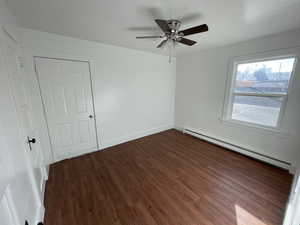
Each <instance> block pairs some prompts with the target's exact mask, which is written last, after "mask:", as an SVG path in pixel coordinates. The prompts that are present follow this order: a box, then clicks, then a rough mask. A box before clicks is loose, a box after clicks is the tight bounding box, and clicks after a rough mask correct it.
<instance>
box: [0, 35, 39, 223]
mask: <svg viewBox="0 0 300 225" xmlns="http://www.w3.org/2000/svg"><path fill="white" fill-rule="evenodd" d="M0 33H1V35H0V36H1V38H0V45H1V48H0V55H1V60H0V61H1V62H0V63H1V69H0V73H1V74H0V79H1V82H0V90H1V91H0V92H1V96H0V100H1V101H0V103H1V107H0V117H1V118H0V139H1V140H0V142H1V145H0V187H1V188H3V186H2V185H3V184H6V186H5V187H6V189H7V190H9V192H10V193H11V194H10V195H9V196H11V200H10V201H9V202H10V203H11V207H10V208H14V211H15V212H16V213H15V214H14V219H15V220H16V221H18V222H17V223H14V224H20V225H21V224H24V220H25V219H27V220H29V221H30V222H31V224H34V223H35V222H36V221H34V220H35V218H36V211H37V209H39V208H40V207H41V205H42V201H41V192H39V190H38V183H37V181H38V180H37V177H38V175H39V174H41V172H40V171H41V170H40V167H39V166H38V165H39V160H38V156H39V153H38V152H37V149H35V148H34V146H33V149H32V151H30V149H29V145H28V144H27V136H31V135H34V131H33V130H34V128H32V127H31V125H32V124H33V123H32V115H31V114H30V109H31V108H30V104H29V102H30V99H29V95H28V93H29V92H28V88H27V86H26V84H27V82H25V80H26V77H25V74H22V73H21V71H20V64H19V56H20V47H19V45H18V42H17V41H16V40H15V39H14V38H13V36H11V35H10V34H9V33H8V32H2V30H1V31H0ZM34 164H36V165H34ZM33 166H34V167H35V169H33ZM40 177H41V176H40ZM1 188H0V195H1V194H2V196H3V193H1V192H2V191H3V190H1ZM1 200H2V199H1ZM1 204H2V207H6V211H8V208H7V204H6V203H5V202H4V203H3V202H2V203H1ZM5 214H6V215H8V213H7V212H6V213H5ZM6 222H7V221H6ZM1 224H2V223H1Z"/></svg>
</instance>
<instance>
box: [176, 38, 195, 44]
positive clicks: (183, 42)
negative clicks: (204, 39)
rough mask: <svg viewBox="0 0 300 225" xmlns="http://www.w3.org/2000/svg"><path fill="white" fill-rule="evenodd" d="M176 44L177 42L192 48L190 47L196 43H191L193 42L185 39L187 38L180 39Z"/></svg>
mask: <svg viewBox="0 0 300 225" xmlns="http://www.w3.org/2000/svg"><path fill="white" fill-rule="evenodd" d="M177 42H179V43H181V44H184V45H188V46H192V45H194V44H196V43H197V42H196V41H193V40H190V39H187V38H181V39H180V40H178V41H177Z"/></svg>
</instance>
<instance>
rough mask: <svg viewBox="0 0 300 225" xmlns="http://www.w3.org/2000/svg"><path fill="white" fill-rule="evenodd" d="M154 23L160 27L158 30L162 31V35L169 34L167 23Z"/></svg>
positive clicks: (157, 21)
mask: <svg viewBox="0 0 300 225" xmlns="http://www.w3.org/2000/svg"><path fill="white" fill-rule="evenodd" d="M155 22H156V23H157V25H158V26H159V27H160V29H162V31H163V32H164V33H170V32H171V28H170V27H169V25H168V22H167V21H166V20H155Z"/></svg>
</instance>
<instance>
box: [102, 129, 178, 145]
mask: <svg viewBox="0 0 300 225" xmlns="http://www.w3.org/2000/svg"><path fill="white" fill-rule="evenodd" d="M173 128H174V125H173V124H172V125H163V126H159V127H155V128H151V129H147V130H143V131H138V132H134V133H132V134H130V135H126V136H122V137H119V138H114V139H111V140H109V141H104V142H103V146H101V149H105V148H108V147H112V146H114V145H118V144H122V143H125V142H128V141H132V140H135V139H138V138H142V137H145V136H148V135H151V134H156V133H159V132H162V131H165V130H169V129H173Z"/></svg>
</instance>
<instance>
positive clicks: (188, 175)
mask: <svg viewBox="0 0 300 225" xmlns="http://www.w3.org/2000/svg"><path fill="white" fill-rule="evenodd" d="M292 179H293V177H292V176H291V175H290V174H289V173H288V172H287V171H285V170H283V169H280V168H277V167H274V166H271V165H268V164H265V163H263V162H260V161H257V160H254V159H251V158H249V157H246V156H243V155H241V154H238V153H235V152H232V151H229V150H226V149H224V148H221V147H218V146H216V145H213V144H210V143H207V142H205V141H201V140H199V139H196V138H194V137H192V136H189V135H186V134H182V133H180V132H178V131H176V130H168V131H165V132H162V133H158V134H155V135H151V136H147V137H144V138H141V139H137V140H134V141H131V142H127V143H124V144H121V145H117V146H114V147H111V148H108V149H106V150H104V151H99V152H95V153H91V154H88V155H84V156H80V157H78V158H74V159H70V160H65V161H62V162H59V163H56V164H54V165H52V166H51V168H50V175H49V181H48V183H47V187H46V196H45V207H46V214H45V221H44V222H45V225H65V224H73V225H82V224H84V225H102V224H103V225H110V224H112V225H280V224H282V220H283V216H284V211H285V207H286V202H287V199H288V196H289V190H290V186H291V183H292Z"/></svg>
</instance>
